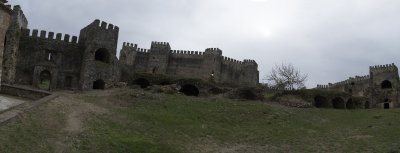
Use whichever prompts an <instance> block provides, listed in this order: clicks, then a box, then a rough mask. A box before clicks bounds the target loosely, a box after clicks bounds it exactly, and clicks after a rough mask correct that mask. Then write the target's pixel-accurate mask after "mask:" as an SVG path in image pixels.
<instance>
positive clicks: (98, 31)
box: [79, 20, 120, 90]
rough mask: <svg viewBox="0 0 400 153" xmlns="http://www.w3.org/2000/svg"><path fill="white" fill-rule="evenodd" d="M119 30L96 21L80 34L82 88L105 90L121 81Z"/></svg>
mask: <svg viewBox="0 0 400 153" xmlns="http://www.w3.org/2000/svg"><path fill="white" fill-rule="evenodd" d="M118 32H119V28H118V27H117V26H115V27H114V25H112V24H108V26H107V23H106V22H101V24H100V20H95V21H94V22H93V23H91V24H90V25H88V26H87V27H85V28H83V29H82V30H81V32H80V37H79V45H81V46H83V47H84V48H85V49H84V51H83V62H82V68H81V77H80V88H81V89H83V90H87V89H104V88H109V87H112V86H114V84H115V82H118V79H119V75H120V74H119V71H118V70H119V68H118V59H117V57H116V52H117V42H118Z"/></svg>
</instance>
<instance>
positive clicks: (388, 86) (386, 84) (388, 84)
mask: <svg viewBox="0 0 400 153" xmlns="http://www.w3.org/2000/svg"><path fill="white" fill-rule="evenodd" d="M381 87H382V89H391V88H392V83H391V82H390V81H389V80H385V81H383V82H382V83H381Z"/></svg>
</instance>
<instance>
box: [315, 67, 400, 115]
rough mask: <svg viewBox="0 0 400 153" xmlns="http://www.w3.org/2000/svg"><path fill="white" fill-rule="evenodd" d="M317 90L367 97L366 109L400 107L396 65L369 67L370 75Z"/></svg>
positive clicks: (319, 87) (399, 82) (399, 83)
mask: <svg viewBox="0 0 400 153" xmlns="http://www.w3.org/2000/svg"><path fill="white" fill-rule="evenodd" d="M317 89H321V90H329V91H340V92H346V93H348V94H350V95H352V96H355V97H367V101H365V102H364V108H375V107H378V108H393V107H399V106H400V97H399V89H400V81H399V72H398V68H397V66H396V65H394V64H387V65H377V66H371V67H369V75H366V76H356V77H354V78H353V77H350V78H349V79H347V80H345V81H341V82H338V83H334V84H332V83H329V84H328V85H317Z"/></svg>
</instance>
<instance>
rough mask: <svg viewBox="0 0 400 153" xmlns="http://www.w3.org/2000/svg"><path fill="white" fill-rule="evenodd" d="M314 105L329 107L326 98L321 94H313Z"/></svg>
mask: <svg viewBox="0 0 400 153" xmlns="http://www.w3.org/2000/svg"><path fill="white" fill-rule="evenodd" d="M314 105H315V107H317V108H329V107H330V106H329V103H328V99H326V98H325V97H322V96H319V95H318V96H315V98H314Z"/></svg>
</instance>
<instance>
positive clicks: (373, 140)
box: [0, 89, 400, 153]
mask: <svg viewBox="0 0 400 153" xmlns="http://www.w3.org/2000/svg"><path fill="white" fill-rule="evenodd" d="M59 94H60V96H59V97H58V98H56V99H54V100H52V101H51V102H49V103H48V104H45V105H43V106H40V107H38V108H35V109H34V110H32V111H31V112H28V113H24V114H22V115H19V116H18V117H16V118H14V119H13V120H11V121H10V122H9V123H6V124H3V125H1V126H0V150H1V152H60V153H61V152H220V153H235V152H238V153H241V152H398V151H399V149H400V148H399V147H400V143H399V142H400V138H399V137H398V135H400V131H399V130H398V127H400V110H398V109H397V110H396V109H393V110H390V111H384V110H355V111H344V110H323V109H322V110H321V109H299V108H288V107H285V106H282V105H279V104H276V103H273V102H246V101H232V100H228V99H225V98H222V97H219V96H217V97H199V98H192V97H186V96H182V95H179V94H175V95H165V94H159V93H153V92H151V91H143V90H142V89H111V90H104V91H89V92H82V93H73V92H69V91H62V92H59Z"/></svg>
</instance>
